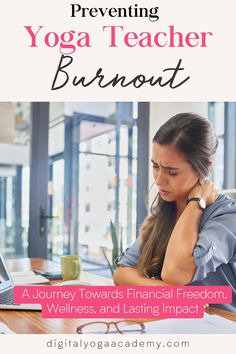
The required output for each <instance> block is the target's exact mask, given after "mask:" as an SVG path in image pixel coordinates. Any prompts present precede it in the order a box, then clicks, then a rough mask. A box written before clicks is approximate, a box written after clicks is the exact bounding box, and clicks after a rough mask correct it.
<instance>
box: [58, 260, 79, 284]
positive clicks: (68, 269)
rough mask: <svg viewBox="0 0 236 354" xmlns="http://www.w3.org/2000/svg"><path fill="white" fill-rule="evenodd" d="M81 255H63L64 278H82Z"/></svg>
mask: <svg viewBox="0 0 236 354" xmlns="http://www.w3.org/2000/svg"><path fill="white" fill-rule="evenodd" d="M80 269H81V257H80V256H76V255H66V256H61V274H62V279H63V280H74V279H79V278H80Z"/></svg>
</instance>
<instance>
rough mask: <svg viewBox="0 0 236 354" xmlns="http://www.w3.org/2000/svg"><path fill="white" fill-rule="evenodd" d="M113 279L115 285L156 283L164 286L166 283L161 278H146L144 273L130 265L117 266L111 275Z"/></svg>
mask: <svg viewBox="0 0 236 354" xmlns="http://www.w3.org/2000/svg"><path fill="white" fill-rule="evenodd" d="M113 280H114V283H115V285H130V286H132V285H142V286H149V285H156V286H164V285H168V284H166V283H164V282H163V281H162V280H158V279H152V278H148V277H146V276H145V275H143V274H141V273H140V272H139V271H138V270H137V269H136V268H130V267H121V266H120V267H117V269H116V270H115V273H114V275H113Z"/></svg>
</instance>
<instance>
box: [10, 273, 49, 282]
mask: <svg viewBox="0 0 236 354" xmlns="http://www.w3.org/2000/svg"><path fill="white" fill-rule="evenodd" d="M11 276H12V279H13V283H14V285H33V284H48V283H49V280H48V279H47V278H45V277H43V276H42V275H36V274H34V272H32V271H29V272H11Z"/></svg>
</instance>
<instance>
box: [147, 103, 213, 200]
mask: <svg viewBox="0 0 236 354" xmlns="http://www.w3.org/2000/svg"><path fill="white" fill-rule="evenodd" d="M184 112H191V113H197V114H199V115H201V116H203V117H206V118H207V115H208V103H206V102H151V103H150V125H149V151H150V153H149V154H150V158H151V152H152V139H153V137H154V135H155V134H156V132H157V130H158V129H159V128H160V126H161V125H162V124H164V123H165V122H166V121H167V120H168V119H169V118H171V117H172V116H174V115H175V114H177V113H184ZM149 166H150V167H149V189H150V188H151V185H152V184H153V177H152V168H151V163H150V164H149ZM154 195H155V188H152V190H151V191H150V194H149V204H150V203H151V202H152V200H153V198H154Z"/></svg>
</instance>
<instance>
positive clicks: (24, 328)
mask: <svg viewBox="0 0 236 354" xmlns="http://www.w3.org/2000/svg"><path fill="white" fill-rule="evenodd" d="M7 264H8V267H9V269H10V271H29V270H33V269H40V270H46V271H48V270H51V271H52V270H55V271H56V270H60V265H59V264H56V263H53V262H51V261H49V260H44V259H39V258H33V259H29V258H23V259H16V260H8V261H7ZM81 280H82V281H85V282H86V281H87V282H90V283H91V284H93V285H112V280H111V279H108V278H104V277H101V276H98V275H93V274H91V273H87V272H81ZM53 283H58V281H54V282H51V284H53ZM0 321H2V322H4V323H6V324H7V325H8V327H10V328H11V329H12V330H13V331H14V332H16V333H21V334H37V333H50V334H59V333H61V334H69V333H70V334H73V333H76V328H77V326H78V325H79V324H81V323H82V322H89V319H77V318H66V319H57V318H56V319H51V318H42V314H41V312H40V311H19V310H17V311H14V310H0Z"/></svg>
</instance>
